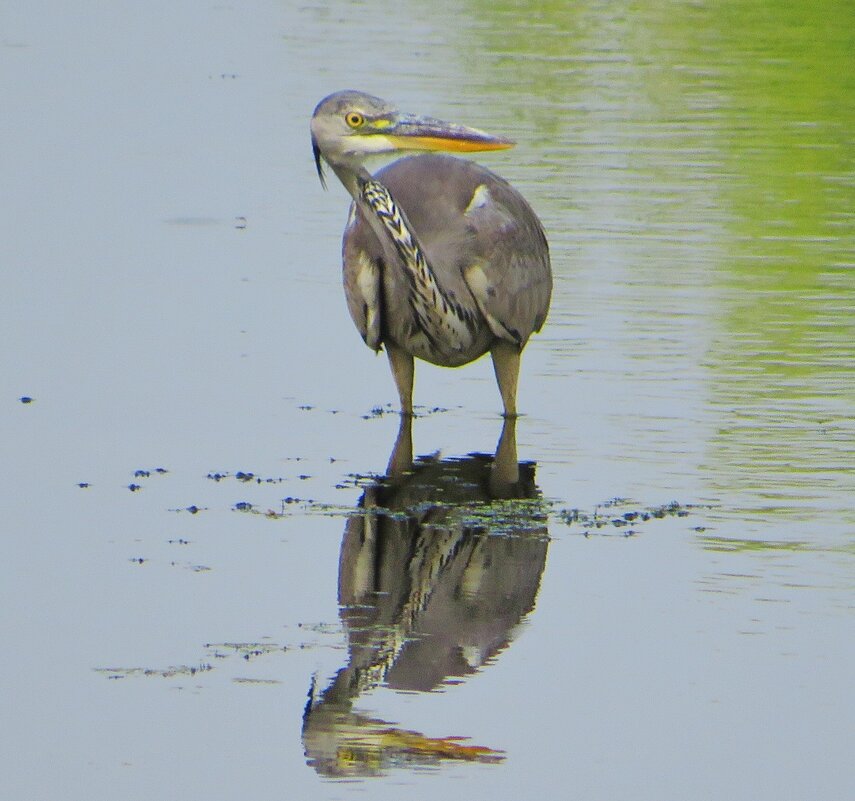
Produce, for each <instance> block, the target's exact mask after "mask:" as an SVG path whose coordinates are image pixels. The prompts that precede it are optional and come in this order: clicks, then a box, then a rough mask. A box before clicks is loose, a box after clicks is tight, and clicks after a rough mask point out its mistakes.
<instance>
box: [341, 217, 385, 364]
mask: <svg viewBox="0 0 855 801" xmlns="http://www.w3.org/2000/svg"><path fill="white" fill-rule="evenodd" d="M342 278H343V280H344V294H345V297H346V299H347V308H348V310H349V311H350V316H351V318H352V319H353V322H354V324H355V325H356V328H357V329H358V330H359V333H360V334H361V335H362V338H363V339H364V340H365V344H366V345H368V347H369V348H371V349H372V350H379V349H380V339H381V330H380V326H381V282H382V256H381V248H380V245H379V243H378V242H377V238H376V236H374V234H373V232H372V231H371V229H370V228H369V226H368V225H367V224H366V223H365V221H364V220H363V219H362V215H361V214H358V213H357V210H356V205H355V204H351V208H350V216H349V217H348V221H347V227H346V228H345V229H344V238H343V240H342Z"/></svg>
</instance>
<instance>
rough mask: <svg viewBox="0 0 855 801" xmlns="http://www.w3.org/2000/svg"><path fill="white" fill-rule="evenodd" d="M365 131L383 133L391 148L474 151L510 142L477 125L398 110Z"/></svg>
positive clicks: (509, 144) (496, 148)
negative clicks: (394, 115)
mask: <svg viewBox="0 0 855 801" xmlns="http://www.w3.org/2000/svg"><path fill="white" fill-rule="evenodd" d="M366 135H367V136H382V137H384V138H385V139H387V140H388V141H389V144H390V145H391V146H392V147H393V148H394V149H395V150H447V151H451V152H455V153H474V152H477V151H479V150H505V149H507V148H509V147H513V146H514V143H513V142H512V141H511V140H510V139H505V138H504V137H501V136H492V135H491V134H488V133H485V132H484V131H479V130H478V129H477V128H469V127H467V126H466V125H457V124H455V123H453V122H443V121H442V120H435V119H433V118H432V117H417V116H414V115H410V114H402V115H400V116H399V117H398V118H397V119H396V120H395V121H394V122H392V123H391V124H390V125H389V126H388V127H384V128H382V129H380V130H378V131H377V132H376V133H370V134H369V133H367V134H366Z"/></svg>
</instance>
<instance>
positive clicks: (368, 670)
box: [303, 415, 548, 776]
mask: <svg viewBox="0 0 855 801" xmlns="http://www.w3.org/2000/svg"><path fill="white" fill-rule="evenodd" d="M515 427H516V418H505V420H504V425H503V428H502V434H501V437H500V440H499V444H498V447H497V450H496V454H495V456H488V455H484V454H473V455H470V456H467V457H464V458H456V459H439V458H419V459H417V460H415V461H413V457H412V417H410V416H409V415H402V417H401V427H400V430H399V432H398V438H397V440H396V443H395V447H394V449H393V451H392V456H391V457H390V460H389V468H388V471H387V472H388V475H387V477H386V478H385V479H382V480H379V481H376V482H374V483H373V484H372V485H370V486H368V487H367V488H366V489H365V491H364V493H363V495H362V498H361V499H360V502H359V506H358V509H357V511H356V512H355V513H354V514H353V515H351V517H350V518H349V519H348V521H347V524H346V526H345V530H344V536H343V539H342V545H341V556H340V561H339V580H338V596H339V597H338V600H339V605H340V609H341V612H340V614H341V619H342V622H343V624H344V628H345V632H346V634H347V641H348V659H347V664H346V665H345V666H344V667H342V668H341V669H340V670H339V671H338V672H337V673H336V675H335V676H334V678H333V679H332V681H331V682H330V684H329V686H327V687H326V688H325V689H324V690H323V691H321V692H319V693H316V692H315V690H314V688H313V690H312V692H311V694H310V698H309V701H308V703H307V705H306V711H305V715H304V722H303V742H304V746H305V751H306V757H307V761H308V762H309V764H311V765H312V766H313V767H314V768H315V769H316V770H317V771H318V772H319V773H322V774H324V775H329V776H369V775H375V774H379V773H382V772H384V771H385V770H386V769H388V768H390V767H393V766H402V765H413V766H414V765H429V764H439V763H441V762H443V761H444V760H470V761H481V762H489V761H498V760H500V759H502V758H503V752H502V751H500V750H497V749H494V748H492V747H487V746H482V745H476V744H472V743H471V742H469V741H468V739H467V738H465V737H459V736H449V737H428V736H426V735H424V734H422V733H420V732H417V731H412V730H409V729H404V728H400V727H398V726H396V725H393V724H391V723H389V722H385V721H383V720H379V719H376V718H373V717H371V716H369V715H367V714H365V713H363V712H360V711H358V710H356V709H355V708H354V707H355V704H356V702H357V700H358V698H359V696H360V695H362V694H363V693H366V692H368V691H370V690H371V689H373V688H375V687H378V686H380V685H384V686H387V687H390V688H393V689H396V690H407V691H429V690H433V689H435V688H437V687H439V686H441V685H443V684H445V683H448V682H449V681H453V680H454V679H455V677H464V676H467V675H469V674H472V673H474V672H476V671H477V670H479V669H480V668H482V667H483V666H484V665H486V664H488V663H489V662H490V661H491V660H492V659H493V658H495V657H496V656H497V655H498V654H499V653H500V652H501V651H502V650H503V649H504V648H506V647H507V646H508V645H509V643H510V642H511V640H512V639H513V637H514V634H515V631H516V630H517V628H518V625H519V623H520V621H521V620H522V619H523V617H524V616H525V615H526V614H527V613H529V612H530V611H531V610H532V608H533V607H534V602H535V597H536V595H537V591H538V587H539V584H540V576H541V573H542V572H543V568H544V565H545V562H546V551H547V542H548V536H547V529H546V516H545V512H544V509H543V506H542V504H541V503H540V502H539V492H538V489H537V486H536V484H535V465H534V464H533V463H522V464H520V463H518V462H517V453H516V442H515V440H516V432H515ZM455 734H456V733H455Z"/></svg>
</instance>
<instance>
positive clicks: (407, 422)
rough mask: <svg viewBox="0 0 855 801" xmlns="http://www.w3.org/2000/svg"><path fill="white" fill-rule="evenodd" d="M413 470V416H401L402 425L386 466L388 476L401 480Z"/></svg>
mask: <svg viewBox="0 0 855 801" xmlns="http://www.w3.org/2000/svg"><path fill="white" fill-rule="evenodd" d="M412 469H413V416H412V415H411V414H402V415H401V425H400V426H399V427H398V437H397V439H396V440H395V446H394V447H393V448H392V453H391V455H390V456H389V464H388V465H387V466H386V476H387V477H388V478H391V479H399V478H401V477H402V476H403V475H404V474H405V473H407V471H409V470H412Z"/></svg>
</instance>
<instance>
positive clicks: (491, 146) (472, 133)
mask: <svg viewBox="0 0 855 801" xmlns="http://www.w3.org/2000/svg"><path fill="white" fill-rule="evenodd" d="M310 128H311V139H312V151H313V155H314V160H315V166H316V168H317V172H318V177H319V178H320V181H321V184H322V186H324V187H326V182H325V173H324V165H327V166H328V167H329V168H330V169H332V171H333V173H335V175H336V176H337V177H338V179H339V180H340V181H341V183H342V184H343V185H344V187H345V188H346V189H347V191H348V192H349V193H350V195H351V197H352V198H353V202H352V203H351V206H350V212H349V215H348V221H347V225H346V227H345V230H344V235H343V240H342V261H343V282H344V290H345V296H346V299H347V306H348V309H349V311H350V315H351V317H352V318H353V322H354V323H355V325H356V327H357V329H358V330H359V333H360V334H361V335H362V338H363V340H364V341H365V343H366V344H367V345H368V346H369V347H370V348H372V349H373V350H375V351H379V350H381V349H385V351H386V354H387V357H388V360H389V365H390V367H391V370H392V375H393V378H394V381H395V385H396V388H397V391H398V396H399V399H400V404H401V413H402V414H403V415H413V383H414V373H415V370H414V359H415V358H418V359H422V360H424V361H427V362H430V363H432V364H436V365H440V366H444V367H459V366H461V365H464V364H468V363H469V362H472V361H474V360H475V359H478V358H480V357H481V356H483V355H484V354H486V353H488V352H489V353H490V354H491V357H492V361H493V367H494V370H495V374H496V381H497V384H498V388H499V394H500V396H501V400H502V406H503V414H504V416H505V417H516V416H517V401H516V398H517V384H518V378H519V370H520V356H521V353H522V350H523V348H524V347H525V345H526V343H527V342H528V339H529V337H530V336H531V335H532V334H533V333H535V332H537V331H540V329H541V328H542V326H543V324H544V322H545V320H546V316H547V313H548V311H549V304H550V298H551V295H552V270H551V265H550V259H549V245H548V243H547V240H546V235H545V233H544V229H543V225H542V224H541V222H540V220H539V219H538V217H537V215H536V214H535V212H534V211H533V210H532V208H531V206H530V205H529V204H528V202H527V201H526V200H525V198H524V197H523V196H522V195H521V194H520V193H519V192H518V191H517V190H516V189H515V188H514V187H513V186H511V184H510V183H508V182H507V181H506V180H505V179H504V178H501V177H500V176H498V175H496V174H495V173H493V172H491V171H490V170H488V169H487V168H486V167H483V166H480V165H479V164H477V163H475V162H473V161H471V160H469V159H466V158H460V157H457V156H452V155H448V154H449V153H470V152H478V151H489V150H504V149H506V148H509V147H512V146H513V145H514V144H515V143H514V142H512V141H511V140H510V139H506V138H504V137H500V136H493V135H491V134H488V133H486V132H484V131H481V130H479V129H477V128H470V127H468V126H465V125H460V124H456V123H451V122H446V121H443V120H439V119H434V118H432V117H428V116H419V115H415V114H408V113H402V112H400V111H399V110H398V109H397V107H396V106H395V105H393V104H391V103H389V102H387V101H385V100H383V99H381V98H379V97H375V96H373V95H370V94H366V93H364V92H360V91H355V90H345V91H339V92H335V93H333V94H331V95H329V96H327V97H325V98H324V99H323V100H321V101H320V103H318V105H317V106H316V108H315V110H314V113H313V115H312V119H311V124H310ZM441 151H445V152H441ZM395 156H400V158H397V160H395V161H392V163H390V164H387V165H386V166H384V167H382V168H381V169H379V170H377V171H376V173H375V174H373V175H372V174H371V173H370V172H369V171H368V168H367V167H366V162H369V161H371V160H372V159H373V158H375V157H384V158H386V159H388V158H389V157H395Z"/></svg>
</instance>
